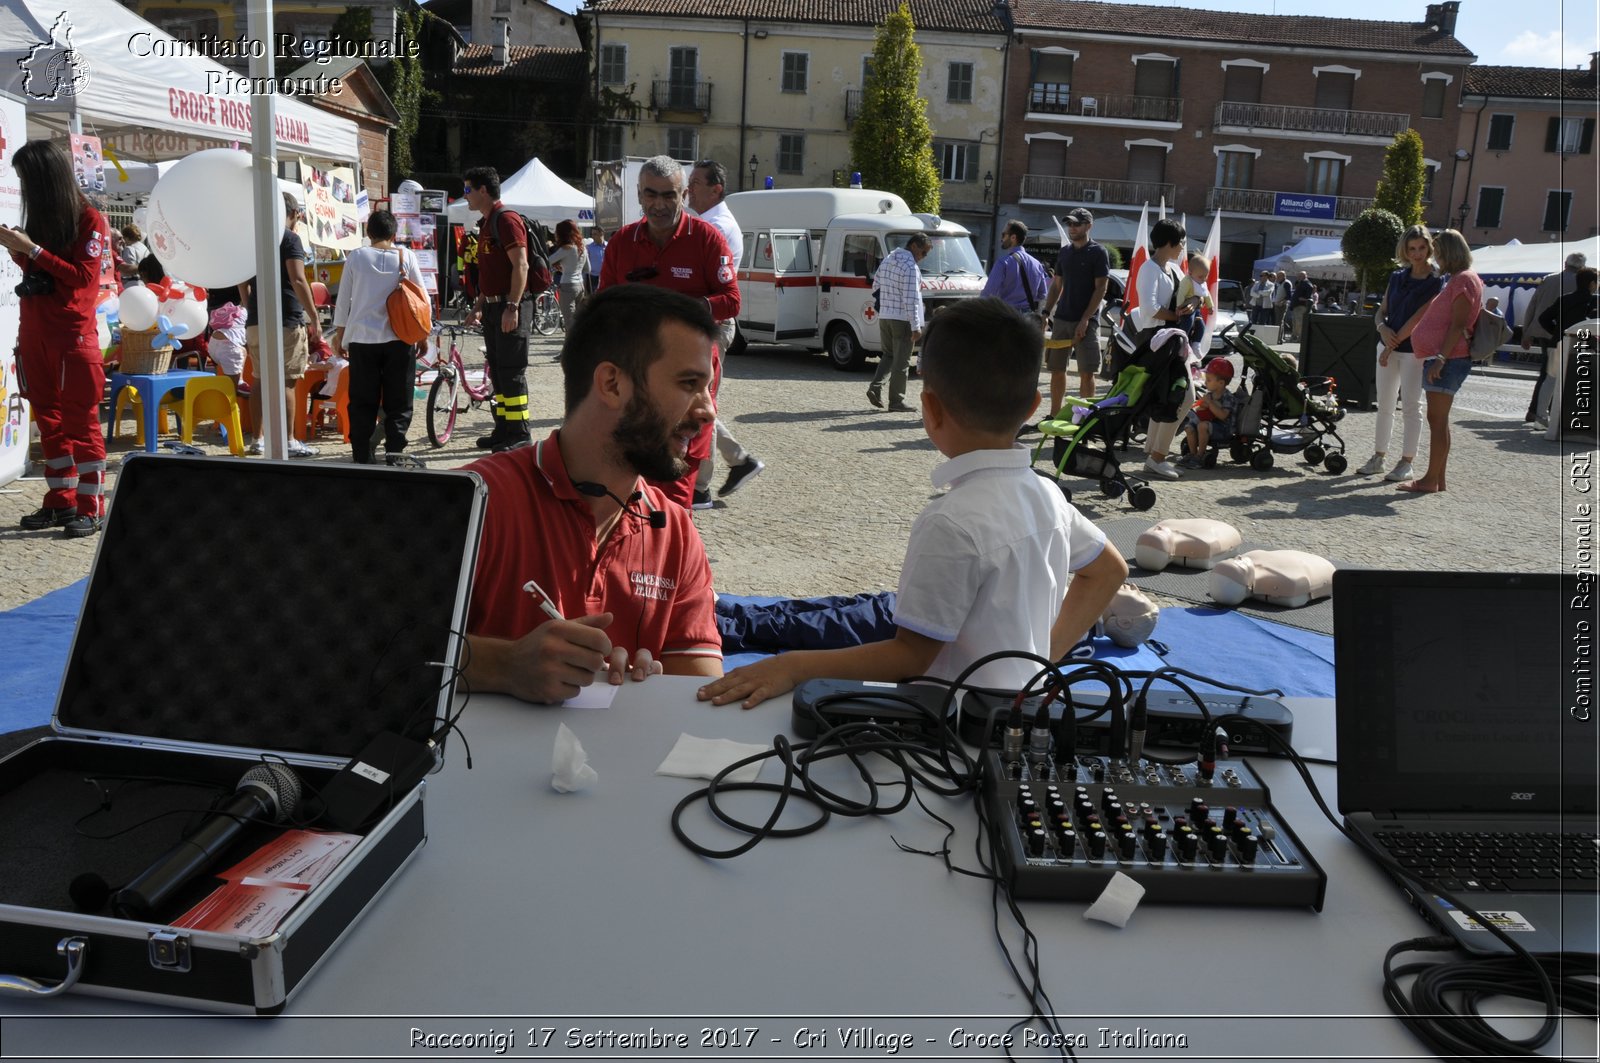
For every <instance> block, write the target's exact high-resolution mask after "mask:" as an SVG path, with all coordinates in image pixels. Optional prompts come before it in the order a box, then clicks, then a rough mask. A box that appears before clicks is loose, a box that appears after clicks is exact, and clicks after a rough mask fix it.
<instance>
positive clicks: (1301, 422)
mask: <svg viewBox="0 0 1600 1063" xmlns="http://www.w3.org/2000/svg"><path fill="white" fill-rule="evenodd" d="M1219 335H1221V336H1222V338H1223V342H1225V343H1226V344H1227V345H1228V347H1229V348H1230V349H1232V350H1233V351H1234V352H1235V353H1237V354H1238V355H1239V357H1240V359H1241V360H1242V361H1243V363H1244V368H1245V371H1246V372H1247V373H1248V374H1249V378H1248V387H1249V390H1248V392H1247V397H1246V398H1245V399H1244V402H1243V405H1241V406H1240V408H1239V413H1238V420H1237V422H1236V424H1235V427H1234V436H1233V441H1232V443H1231V444H1230V445H1229V449H1228V455H1229V457H1231V458H1232V459H1233V460H1234V461H1237V462H1249V463H1250V467H1251V468H1252V469H1256V470H1258V471H1261V472H1265V471H1266V470H1267V469H1270V468H1272V466H1273V463H1274V460H1275V459H1274V455H1277V454H1300V455H1302V456H1303V457H1304V458H1305V460H1306V464H1308V465H1322V466H1324V467H1325V468H1326V469H1327V470H1328V471H1329V472H1331V473H1334V474H1338V473H1342V472H1344V471H1345V469H1346V468H1348V467H1349V464H1350V463H1349V460H1348V459H1347V458H1346V457H1345V455H1344V449H1345V443H1344V439H1343V437H1341V436H1340V435H1339V430H1338V429H1337V428H1336V427H1335V425H1336V424H1337V423H1338V421H1339V420H1340V419H1341V418H1343V417H1344V410H1343V409H1341V408H1340V406H1339V398H1338V394H1337V392H1338V384H1337V383H1336V382H1335V381H1334V379H1333V378H1332V377H1327V376H1302V375H1301V374H1300V370H1299V367H1298V366H1297V365H1295V364H1293V363H1292V362H1290V361H1288V360H1286V359H1285V357H1284V356H1283V355H1280V354H1279V353H1278V352H1277V351H1275V350H1273V349H1272V348H1271V347H1268V346H1267V345H1266V344H1265V343H1262V342H1261V341H1260V340H1259V339H1257V338H1256V337H1255V336H1254V335H1252V334H1251V332H1250V327H1249V326H1248V325H1247V326H1245V327H1243V328H1242V329H1237V330H1235V329H1223V330H1221V331H1220V332H1219ZM1243 390H1244V389H1243V388H1241V391H1243Z"/></svg>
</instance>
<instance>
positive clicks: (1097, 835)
mask: <svg viewBox="0 0 1600 1063" xmlns="http://www.w3.org/2000/svg"><path fill="white" fill-rule="evenodd" d="M1088 845H1089V857H1090V859H1092V860H1099V859H1100V858H1102V857H1103V856H1105V855H1106V832H1105V831H1103V830H1097V831H1091V832H1090V833H1089V837H1088Z"/></svg>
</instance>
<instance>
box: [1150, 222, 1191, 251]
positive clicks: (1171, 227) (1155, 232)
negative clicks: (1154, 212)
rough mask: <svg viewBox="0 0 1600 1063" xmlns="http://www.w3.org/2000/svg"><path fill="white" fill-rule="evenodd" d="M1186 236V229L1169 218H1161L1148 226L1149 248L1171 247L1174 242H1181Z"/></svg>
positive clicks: (1187, 235) (1187, 234)
mask: <svg viewBox="0 0 1600 1063" xmlns="http://www.w3.org/2000/svg"><path fill="white" fill-rule="evenodd" d="M1188 237H1189V233H1188V231H1187V230H1185V229H1184V227H1183V226H1181V225H1179V224H1178V223H1177V222H1175V221H1173V220H1171V219H1170V218H1162V219H1161V220H1160V221H1158V222H1156V223H1155V224H1154V225H1152V226H1150V248H1151V250H1154V249H1156V248H1158V247H1171V246H1172V245H1174V244H1181V243H1183V241H1184V240H1186V239H1188Z"/></svg>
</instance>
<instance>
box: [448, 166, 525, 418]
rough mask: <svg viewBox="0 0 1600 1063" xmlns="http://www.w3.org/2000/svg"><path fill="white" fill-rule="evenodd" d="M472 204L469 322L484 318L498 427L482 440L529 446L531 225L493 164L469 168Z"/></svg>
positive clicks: (467, 189) (469, 200) (485, 348)
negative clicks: (509, 202) (505, 200)
mask: <svg viewBox="0 0 1600 1063" xmlns="http://www.w3.org/2000/svg"><path fill="white" fill-rule="evenodd" d="M463 191H465V192H466V196H467V205H468V206H469V207H471V208H472V209H473V210H475V211H477V212H478V213H479V214H481V215H483V220H482V221H480V222H479V223H478V301H477V303H476V305H475V306H474V307H473V310H472V313H470V314H468V315H467V320H466V322H465V324H466V325H467V326H468V327H469V328H470V327H471V326H473V325H475V324H477V323H478V321H479V320H480V319H481V320H482V321H483V351H484V361H485V362H486V363H487V365H488V368H489V379H490V381H492V382H493V384H494V430H493V431H491V432H490V433H489V434H488V435H486V436H483V437H482V438H481V439H479V440H478V446H479V447H481V448H483V449H485V450H513V449H515V448H517V447H525V446H527V445H528V443H529V436H528V415H529V411H528V331H529V329H530V328H531V326H532V324H533V308H532V306H527V307H524V306H523V305H522V300H523V297H524V296H525V295H527V294H528V230H527V228H526V227H525V226H524V225H523V224H522V216H521V215H520V214H518V213H517V212H516V211H514V210H506V209H504V207H503V205H502V204H501V202H500V174H499V172H498V171H496V170H495V169H494V167H492V166H478V167H475V168H473V169H471V170H468V171H467V173H466V176H465V180H464V188H463Z"/></svg>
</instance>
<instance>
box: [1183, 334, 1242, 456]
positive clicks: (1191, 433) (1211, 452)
mask: <svg viewBox="0 0 1600 1063" xmlns="http://www.w3.org/2000/svg"><path fill="white" fill-rule="evenodd" d="M1204 369H1205V390H1204V391H1202V392H1201V393H1200V400H1199V401H1198V402H1196V403H1195V404H1194V408H1193V409H1191V410H1190V411H1189V415H1188V416H1187V417H1185V418H1184V420H1183V435H1184V439H1185V441H1186V448H1187V453H1185V454H1184V456H1183V457H1181V458H1179V459H1178V467H1179V468H1180V469H1200V468H1206V469H1209V468H1212V467H1214V466H1215V465H1216V464H1217V451H1216V448H1217V447H1218V445H1220V444H1222V443H1226V442H1227V441H1228V440H1229V439H1230V438H1232V436H1233V428H1234V422H1235V420H1236V419H1237V417H1236V415H1237V413H1238V410H1239V407H1240V405H1241V404H1243V402H1244V398H1245V397H1244V395H1242V394H1241V393H1239V392H1237V391H1229V390H1228V384H1229V382H1230V381H1232V380H1233V363H1232V362H1230V361H1228V359H1226V358H1213V359H1211V360H1210V361H1209V362H1207V363H1206V364H1205V367H1204Z"/></svg>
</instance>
